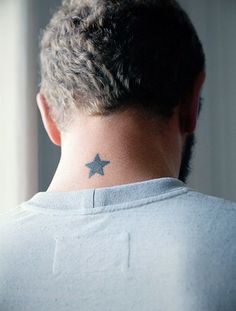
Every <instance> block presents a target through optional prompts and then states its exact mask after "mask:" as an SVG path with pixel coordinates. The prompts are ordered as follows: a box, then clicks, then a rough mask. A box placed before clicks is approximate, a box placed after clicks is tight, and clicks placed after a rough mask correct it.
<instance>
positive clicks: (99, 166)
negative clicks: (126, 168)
mask: <svg viewBox="0 0 236 311" xmlns="http://www.w3.org/2000/svg"><path fill="white" fill-rule="evenodd" d="M109 163H110V161H103V160H101V159H100V156H99V154H98V153H97V155H96V157H95V158H94V160H93V162H90V163H87V164H85V166H87V167H88V168H89V169H90V172H89V178H90V177H92V176H93V175H94V174H96V173H97V174H100V175H104V171H103V168H104V166H106V165H108V164H109Z"/></svg>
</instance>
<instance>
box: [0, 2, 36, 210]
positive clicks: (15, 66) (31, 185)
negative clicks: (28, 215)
mask: <svg viewBox="0 0 236 311" xmlns="http://www.w3.org/2000/svg"><path fill="white" fill-rule="evenodd" d="M28 13H29V6H28V2H27V1H25V0H1V1H0V38H1V48H0V68H1V74H0V146H1V147H0V148H1V151H0V174H1V175H0V198H1V204H0V212H2V211H4V210H7V209H9V208H12V207H14V206H16V205H17V204H19V203H20V202H22V201H24V200H25V199H27V198H29V197H30V196H31V195H32V194H33V193H34V192H35V191H37V189H38V181H37V175H38V173H37V171H38V165H37V118H36V117H37V114H36V107H35V100H34V95H35V94H34V93H35V66H34V65H33V59H32V55H33V50H32V46H33V45H32V42H29V40H30V39H31V37H32V33H33V27H32V25H31V27H28V26H29V19H30V18H29V16H30V15H29V14H28Z"/></svg>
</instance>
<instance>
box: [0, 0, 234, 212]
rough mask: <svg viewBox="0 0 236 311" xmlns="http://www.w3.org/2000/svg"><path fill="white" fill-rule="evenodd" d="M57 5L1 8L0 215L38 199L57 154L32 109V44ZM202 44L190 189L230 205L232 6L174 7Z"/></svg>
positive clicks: (41, 0)
mask: <svg viewBox="0 0 236 311" xmlns="http://www.w3.org/2000/svg"><path fill="white" fill-rule="evenodd" d="M60 2H61V1H60V0H0V38H1V48H0V69H1V70H0V148H1V152H0V174H1V178H0V197H1V205H0V212H2V211H5V210H8V209H10V208H12V207H14V206H16V205H17V204H19V203H20V202H22V201H24V200H27V199H29V198H30V197H31V196H32V195H33V194H34V193H36V192H39V191H45V190H46V189H47V187H48V185H49V183H50V181H51V178H52V176H53V174H54V171H55V169H56V167H57V164H58V161H59V157H60V149H59V148H58V147H56V146H54V145H52V144H51V142H50V141H49V139H48V137H47V136H46V133H45V132H44V129H43V126H42V123H41V120H40V118H39V113H38V110H37V107H36V101H35V96H36V94H37V91H38V87H39V82H40V78H39V57H38V53H39V39H40V32H41V30H42V28H43V27H44V26H45V25H46V24H47V23H48V21H49V19H50V16H51V15H52V13H53V12H54V10H55V9H56V8H57V7H58V6H59V4H60ZM179 2H180V3H181V4H182V6H183V7H184V8H185V9H186V11H187V12H188V13H189V15H190V17H191V19H192V21H193V23H194V25H195V27H196V29H197V31H198V33H199V36H200V38H201V40H202V42H203V46H204V49H205V53H206V60H207V79H206V84H205V88H204V91H203V98H204V102H203V110H202V113H201V116H200V122H199V125H198V130H197V144H196V146H195V154H194V158H193V161H192V174H191V176H190V178H189V182H188V184H189V186H190V187H192V188H194V189H196V190H198V191H201V192H204V193H207V194H210V195H216V196H221V197H224V198H226V199H230V200H233V201H236V189H235V187H236V163H235V159H236V122H235V117H236V86H235V84H236V18H235V17H236V1H235V0H198V1H196V0H180V1H179Z"/></svg>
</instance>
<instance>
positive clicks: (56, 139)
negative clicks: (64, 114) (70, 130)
mask: <svg viewBox="0 0 236 311" xmlns="http://www.w3.org/2000/svg"><path fill="white" fill-rule="evenodd" d="M36 99H37V105H38V108H39V111H40V114H41V118H42V121H43V125H44V127H45V130H46V132H47V134H48V136H49V138H50V139H51V141H52V142H53V144H55V145H57V146H61V134H60V131H59V130H58V128H57V126H56V123H55V121H54V120H53V119H52V117H51V115H50V111H49V106H48V103H47V100H46V98H45V97H44V96H43V94H41V93H39V94H38V95H37V98H36Z"/></svg>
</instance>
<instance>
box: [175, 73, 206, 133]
mask: <svg viewBox="0 0 236 311" xmlns="http://www.w3.org/2000/svg"><path fill="white" fill-rule="evenodd" d="M204 81H205V72H204V71H202V72H201V73H200V74H199V75H198V77H197V79H196V81H195V84H194V88H193V91H192V92H191V94H189V96H188V97H187V98H186V100H185V102H184V103H183V104H181V108H180V124H181V130H182V132H183V133H188V134H192V133H193V132H194V131H195V129H196V125H197V119H198V115H199V104H200V93H201V89H202V86H203V83H204Z"/></svg>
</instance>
